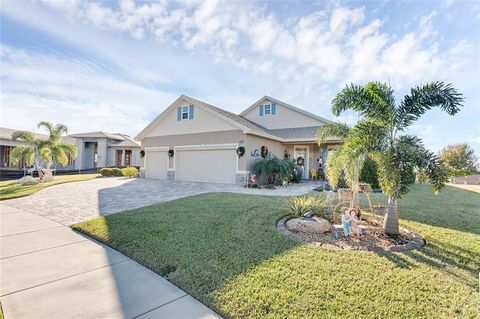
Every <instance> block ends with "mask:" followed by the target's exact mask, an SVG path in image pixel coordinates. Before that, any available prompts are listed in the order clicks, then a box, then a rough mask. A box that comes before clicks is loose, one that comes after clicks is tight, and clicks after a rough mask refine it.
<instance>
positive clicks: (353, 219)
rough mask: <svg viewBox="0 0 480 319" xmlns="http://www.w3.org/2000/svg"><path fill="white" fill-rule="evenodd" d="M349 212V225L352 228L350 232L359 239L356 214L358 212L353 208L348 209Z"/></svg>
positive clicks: (358, 211)
mask: <svg viewBox="0 0 480 319" xmlns="http://www.w3.org/2000/svg"><path fill="white" fill-rule="evenodd" d="M349 212H350V224H351V226H352V232H353V233H354V234H355V235H357V237H358V238H360V226H359V224H358V214H359V213H360V210H357V209H355V208H352V209H349Z"/></svg>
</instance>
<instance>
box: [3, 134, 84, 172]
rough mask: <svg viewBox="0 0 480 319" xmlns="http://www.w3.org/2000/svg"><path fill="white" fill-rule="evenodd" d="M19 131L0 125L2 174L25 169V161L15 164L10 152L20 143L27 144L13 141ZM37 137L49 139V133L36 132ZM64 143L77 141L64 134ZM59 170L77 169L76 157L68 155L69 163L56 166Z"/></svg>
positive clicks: (73, 143) (21, 143)
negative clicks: (13, 134)
mask: <svg viewBox="0 0 480 319" xmlns="http://www.w3.org/2000/svg"><path fill="white" fill-rule="evenodd" d="M15 131H18V130H14V129H10V128H4V127H0V170H1V172H2V175H4V174H7V173H8V172H18V171H20V170H23V168H24V166H25V165H24V162H23V161H20V162H19V163H17V164H14V163H13V161H12V160H11V159H10V152H11V151H12V150H13V149H14V148H15V147H16V146H18V145H25V144H26V143H25V142H20V141H12V133H13V132H15ZM34 134H35V136H36V137H37V138H42V139H47V138H48V135H47V134H40V133H34ZM62 143H66V144H72V145H75V143H76V141H75V139H74V138H71V137H68V136H63V137H62ZM41 164H42V165H46V164H45V163H44V162H43V160H42V161H41ZM55 168H56V169H57V170H73V169H75V158H71V157H70V156H69V157H68V165H67V166H62V165H57V166H56V167H55Z"/></svg>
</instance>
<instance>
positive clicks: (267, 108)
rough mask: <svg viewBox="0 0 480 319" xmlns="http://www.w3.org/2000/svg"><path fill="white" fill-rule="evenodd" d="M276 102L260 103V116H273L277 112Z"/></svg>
mask: <svg viewBox="0 0 480 319" xmlns="http://www.w3.org/2000/svg"><path fill="white" fill-rule="evenodd" d="M276 109H277V107H276V105H275V103H271V104H262V105H260V116H273V115H275V114H276V113H277V112H276V111H277V110H276Z"/></svg>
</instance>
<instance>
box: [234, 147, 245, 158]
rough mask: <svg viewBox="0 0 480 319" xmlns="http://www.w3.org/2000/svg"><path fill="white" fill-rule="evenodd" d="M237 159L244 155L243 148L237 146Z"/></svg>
mask: <svg viewBox="0 0 480 319" xmlns="http://www.w3.org/2000/svg"><path fill="white" fill-rule="evenodd" d="M236 152H237V155H238V158H240V157H242V156H243V154H245V147H243V146H239V147H238V148H237V150H236Z"/></svg>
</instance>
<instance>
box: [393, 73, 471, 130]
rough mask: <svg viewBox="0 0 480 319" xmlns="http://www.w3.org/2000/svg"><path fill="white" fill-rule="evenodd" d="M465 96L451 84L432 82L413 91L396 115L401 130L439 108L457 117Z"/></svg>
mask: <svg viewBox="0 0 480 319" xmlns="http://www.w3.org/2000/svg"><path fill="white" fill-rule="evenodd" d="M463 101H464V99H463V96H462V94H461V93H459V92H458V91H457V90H456V89H455V88H453V86H452V85H451V84H445V83H443V82H432V83H427V84H424V85H419V86H416V87H414V88H412V89H411V91H410V94H408V95H406V96H405V97H404V98H403V100H402V102H401V103H400V105H399V106H398V108H397V110H396V114H395V120H396V123H397V126H398V128H399V129H405V128H406V127H408V126H409V125H411V124H412V123H413V122H414V121H416V120H417V119H418V118H420V117H421V116H422V115H423V114H424V113H425V112H426V111H428V110H430V109H432V108H434V107H439V108H440V109H441V110H443V111H445V112H446V113H447V114H449V115H455V114H456V113H457V112H458V111H460V107H461V106H463V104H462V103H463Z"/></svg>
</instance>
